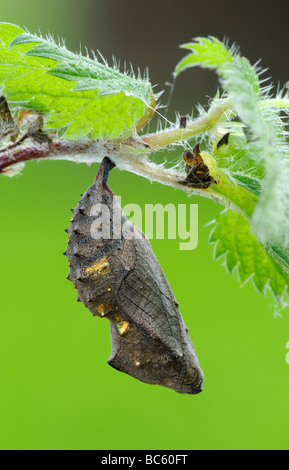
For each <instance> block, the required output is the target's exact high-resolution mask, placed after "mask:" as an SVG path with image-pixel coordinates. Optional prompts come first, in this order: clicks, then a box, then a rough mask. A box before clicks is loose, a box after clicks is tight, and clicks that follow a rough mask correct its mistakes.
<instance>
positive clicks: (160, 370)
mask: <svg viewBox="0 0 289 470" xmlns="http://www.w3.org/2000/svg"><path fill="white" fill-rule="evenodd" d="M114 166H115V165H114V164H113V163H112V162H111V161H110V160H109V159H108V158H104V160H103V162H102V164H101V166H100V169H99V171H98V174H97V177H96V180H95V183H94V184H93V185H92V186H91V187H90V188H88V190H87V191H86V193H85V194H84V195H83V197H82V199H81V201H80V202H79V204H78V206H77V207H76V209H75V210H74V211H73V217H72V221H71V226H70V228H69V229H68V233H69V241H68V249H67V252H66V254H67V256H68V258H69V262H70V272H69V276H68V279H70V280H71V281H73V283H74V285H75V287H76V289H77V291H78V299H79V300H80V301H81V302H83V304H84V305H85V306H86V307H87V308H88V309H89V310H90V311H91V312H92V314H93V315H97V316H99V317H107V318H108V319H109V321H110V331H111V343H112V353H111V357H110V358H109V360H108V364H109V365H111V366H112V367H114V368H115V369H117V370H120V371H121V372H125V373H126V374H129V375H131V376H133V377H135V378H137V379H138V380H141V381H143V382H146V383H150V384H158V385H163V386H165V387H169V388H172V389H173V390H176V391H177V392H180V393H189V394H197V393H199V392H201V391H202V384H203V373H202V370H201V368H200V366H199V362H198V359H197V356H196V353H195V350H194V347H193V345H192V342H191V340H190V337H189V335H188V329H187V328H186V326H185V324H184V321H183V319H182V316H181V314H180V312H179V309H178V303H177V301H176V299H175V297H174V294H173V292H172V290H171V288H170V286H169V283H168V281H167V279H166V277H165V275H164V273H163V271H162V269H161V267H160V264H159V262H158V260H157V259H156V257H155V255H154V253H153V251H152V248H151V245H150V243H149V241H148V240H147V238H146V237H145V235H144V234H143V233H142V232H141V231H140V230H138V229H137V228H135V227H134V226H133V225H132V224H131V223H130V222H129V221H128V220H127V218H126V216H125V215H124V213H123V212H122V209H121V207H120V206H119V204H118V202H117V198H116V196H115V195H114V194H113V192H112V191H111V189H110V188H109V187H108V186H107V178H108V173H109V171H110V170H111V169H112V168H113V167H114Z"/></svg>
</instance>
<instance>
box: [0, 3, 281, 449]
mask: <svg viewBox="0 0 289 470" xmlns="http://www.w3.org/2000/svg"><path fill="white" fill-rule="evenodd" d="M266 3H267V4H266ZM237 5H238V6H237ZM286 5H287V6H286ZM286 9H287V10H286ZM288 9H289V7H288V2H287V4H286V3H285V2H284V4H281V2H279V3H278V1H275V2H274V3H272V2H265V3H264V1H262V2H261V1H255V2H252V1H250V2H249V1H247V0H245V1H243V2H242V3H241V4H240V3H239V2H238V3H235V2H228V1H219V2H215V1H214V2H213V1H211V0H210V1H207V2H199V1H198V2H197V1H192V0H191V1H187V0H183V1H182V2H175V4H174V5H173V4H172V3H170V2H164V1H159V2H155V1H152V0H148V1H146V2H140V1H135V0H134V1H132V0H122V1H121V2H116V1H112V0H96V1H92V0H90V1H89V0H82V1H79V0H69V1H68V0H61V1H59V0H57V1H56V0H50V1H49V2H45V1H40V0H37V1H36V0H25V2H23V0H19V1H16V0H10V1H9V2H5V4H2V5H1V18H0V19H1V21H8V22H12V23H16V24H19V25H20V26H23V25H25V26H27V28H29V29H30V30H31V31H37V30H38V27H39V28H40V30H41V31H42V32H43V33H47V32H50V33H53V34H54V35H55V36H56V37H57V36H63V37H65V38H66V43H67V46H68V47H69V48H70V49H72V50H79V44H80V43H81V44H82V45H86V46H88V48H93V49H99V50H100V51H101V52H102V54H103V55H104V56H105V57H106V58H107V59H108V60H110V59H111V57H112V56H113V55H114V56H116V57H117V58H118V59H120V60H121V61H126V62H127V63H129V62H132V63H133V64H134V66H135V67H136V68H137V67H140V70H144V69H145V67H146V66H148V67H149V70H150V77H151V81H152V83H153V84H158V86H157V87H156V90H158V91H160V90H161V89H163V88H164V89H165V90H166V91H168V89H169V87H168V86H167V85H165V82H166V81H171V80H172V75H171V73H172V71H173V68H174V66H175V64H176V63H177V61H178V60H179V59H180V58H181V57H182V56H183V55H184V53H183V52H182V51H181V50H180V49H178V46H179V44H182V43H184V42H187V41H189V40H190V39H191V38H192V37H195V36H200V35H215V36H217V37H219V38H220V39H223V38H224V36H226V37H229V38H230V41H231V42H236V43H237V44H239V45H240V46H241V50H242V52H243V54H244V55H246V56H247V57H248V58H249V59H250V60H251V62H253V63H254V62H256V61H257V60H258V59H259V58H260V57H262V58H263V61H262V64H263V66H264V67H265V66H270V73H271V75H272V77H273V79H274V82H275V83H276V84H277V83H278V81H280V83H281V84H282V85H283V84H284V83H285V82H286V81H287V80H289V75H288V67H287V65H286V66H284V56H282V54H283V51H285V50H287V49H288V34H287V35H286V36H284V31H288V24H287V21H288ZM273 41H274V43H273ZM278 51H279V52H278ZM285 62H286V64H287V57H286V60H285ZM216 89H217V80H216V77H215V75H214V74H213V73H209V72H204V71H201V70H192V71H189V72H187V73H185V74H183V75H182V76H181V77H180V78H179V80H178V81H177V83H176V87H175V91H174V95H173V99H172V102H171V106H170V110H169V113H168V116H169V118H170V119H172V120H173V119H174V115H175V114H174V113H175V111H179V112H180V113H182V114H183V113H190V112H191V109H192V107H193V106H194V105H195V104H196V103H197V102H201V103H202V104H205V103H206V102H207V99H208V96H213V95H214V93H215V91H216ZM167 95H168V93H167V94H165V95H164V96H163V97H162V102H163V103H165V102H166V99H167ZM163 156H164V155H162V156H161V157H160V158H163ZM96 170H97V165H93V166H91V167H90V168H89V167H87V166H85V165H79V166H78V165H75V164H73V163H68V162H41V163H35V162H30V163H28V164H27V166H26V168H25V169H24V171H23V175H22V176H19V177H16V178H14V179H8V178H5V177H1V178H0V191H1V231H0V244H1V252H0V253H1V255H0V256H1V258H0V259H1V264H0V269H1V283H0V286H1V296H0V358H1V359H0V377H1V387H0V448H1V449H103V450H104V449H114V450H118V449H152V450H153V449H161V450H173V449H176V450H180V449H288V448H289V445H288V406H289V402H288V396H289V394H288V391H289V365H288V364H287V363H286V360H285V357H286V349H285V345H286V343H287V341H289V328H288V326H289V311H288V309H287V310H285V311H284V312H283V314H284V317H283V318H275V317H274V315H273V314H274V306H273V301H272V298H271V297H270V296H268V297H267V298H265V297H261V296H260V295H259V294H258V293H257V292H256V291H255V289H254V287H253V286H252V284H251V283H247V284H246V285H245V286H244V287H243V288H240V287H239V284H238V282H237V280H236V279H234V277H231V276H230V275H229V274H227V273H226V271H225V268H224V267H223V266H222V263H221V262H215V261H213V257H212V252H213V250H212V247H211V246H209V244H208V242H207V240H208V235H209V230H210V229H209V228H208V227H205V224H206V223H208V222H209V221H210V220H212V219H213V218H214V216H215V215H216V214H217V213H218V212H219V211H220V209H221V207H220V206H219V205H218V204H215V203H213V202H212V201H209V200H205V199H201V198H198V197H192V198H191V199H187V197H186V195H185V194H184V193H181V192H176V191H175V190H173V189H171V188H167V187H164V186H161V185H159V184H156V183H155V184H150V183H149V182H148V181H147V180H145V179H141V178H140V177H136V176H134V175H132V174H129V173H124V172H120V171H118V170H115V171H114V172H112V174H111V177H110V185H111V187H112V188H113V190H114V192H115V193H116V194H118V195H121V196H122V203H123V204H127V203H132V202H134V203H137V204H140V205H141V206H142V207H143V206H144V204H145V203H157V202H160V203H163V204H167V203H176V204H183V203H190V202H191V203H198V204H199V246H198V248H197V249H196V250H195V251H191V252H188V251H179V240H163V241H161V240H153V241H152V245H153V248H154V250H155V253H156V255H157V257H158V259H159V261H160V263H161V265H162V267H163V269H164V271H165V273H166V275H167V277H168V280H169V281H170V283H171V286H172V288H173V291H174V293H175V296H176V298H177V299H178V301H179V303H180V308H181V311H182V314H183V317H184V319H185V322H186V324H187V326H188V327H189V329H190V333H191V337H192V340H193V343H194V345H195V348H196V350H197V353H198V356H199V359H200V363H201V366H202V368H203V370H204V373H205V384H204V392H203V393H202V394H200V395H198V396H182V395H179V394H177V393H175V392H173V391H171V390H169V389H165V388H162V387H157V386H150V385H146V384H143V383H141V382H138V381H137V380H135V379H132V378H131V377H129V376H126V375H124V374H121V373H119V372H117V371H115V370H113V369H112V368H110V367H109V366H108V365H107V364H106V361H107V359H108V357H109V355H110V338H109V323H108V322H107V321H105V320H103V321H101V320H100V319H99V318H92V316H91V315H90V313H89V312H88V310H86V309H85V308H84V307H83V305H82V304H79V303H77V302H76V292H75V291H74V290H73V286H72V284H71V283H69V282H68V281H66V280H65V277H66V275H67V273H68V266H67V259H66V258H65V257H64V256H62V252H63V251H64V250H65V248H66V234H65V232H64V229H65V228H66V227H67V226H68V225H69V219H70V217H71V214H70V212H69V209H70V207H74V206H75V205H76V204H77V202H78V199H79V197H80V194H81V193H83V192H84V191H85V189H86V188H87V187H88V186H89V185H90V184H91V183H92V181H93V178H94V176H95V173H96Z"/></svg>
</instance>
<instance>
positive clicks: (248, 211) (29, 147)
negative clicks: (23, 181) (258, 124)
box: [0, 100, 256, 219]
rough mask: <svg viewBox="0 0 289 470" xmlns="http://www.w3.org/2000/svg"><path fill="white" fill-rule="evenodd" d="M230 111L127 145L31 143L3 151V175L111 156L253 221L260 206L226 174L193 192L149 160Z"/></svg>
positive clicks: (224, 107)
mask: <svg viewBox="0 0 289 470" xmlns="http://www.w3.org/2000/svg"><path fill="white" fill-rule="evenodd" d="M229 110H230V103H229V101H228V100H219V101H218V104H217V105H215V106H214V107H213V108H212V109H211V110H209V112H208V113H207V114H206V115H205V116H204V117H202V118H200V119H197V120H195V121H193V122H191V123H189V125H188V126H187V127H186V128H185V129H180V128H179V127H175V126H174V127H172V128H169V129H166V130H164V131H162V132H158V133H155V134H149V135H146V136H142V137H137V138H131V139H129V140H128V141H126V142H120V141H72V140H59V141H53V142H51V143H43V144H35V145H34V143H33V141H32V142H31V140H27V141H25V142H23V143H21V144H20V145H19V146H14V147H10V148H9V146H7V147H6V148H4V149H3V150H2V152H1V151H0V173H5V172H6V171H7V168H10V167H11V166H12V168H13V165H15V164H17V163H18V164H19V163H21V162H26V161H29V160H71V161H74V162H77V163H88V164H91V163H96V162H101V161H102V159H103V157H104V156H109V157H110V158H111V159H112V160H114V161H115V163H116V164H117V166H118V167H119V168H120V169H124V170H127V171H130V172H133V173H135V174H137V175H140V176H143V177H145V178H147V179H149V180H150V181H156V182H158V183H161V184H165V185H169V186H172V187H174V188H175V189H181V190H182V191H185V192H187V193H188V194H199V195H202V196H204V197H207V198H210V199H213V200H214V201H216V202H220V203H221V204H223V205H225V206H226V207H234V208H235V209H236V210H239V211H241V212H242V213H243V214H244V215H245V216H246V217H247V218H248V219H250V217H251V215H252V213H253V211H254V207H255V204H256V200H255V197H254V195H252V193H250V192H249V191H247V190H246V189H245V188H243V187H241V188H240V187H239V186H238V187H237V185H236V184H235V183H234V182H232V181H231V179H230V178H229V177H228V176H227V175H225V174H222V172H218V181H217V184H212V185H211V186H210V187H209V188H208V189H203V188H195V187H193V188H192V187H189V186H186V185H184V179H185V174H184V173H181V172H179V171H177V170H176V169H175V168H165V167H164V166H163V165H157V164H155V163H153V162H152V161H150V159H148V155H149V154H151V153H152V151H153V150H157V149H158V148H161V147H166V146H167V145H170V144H174V143H176V142H180V141H185V140H188V139H189V138H191V137H193V136H195V135H198V134H200V133H203V132H206V131H209V130H212V129H213V128H214V127H216V126H217V125H218V123H219V122H220V121H221V120H222V119H223V118H224V116H225V114H226V112H228V111H229Z"/></svg>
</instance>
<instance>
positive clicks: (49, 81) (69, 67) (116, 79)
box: [0, 23, 152, 139]
mask: <svg viewBox="0 0 289 470" xmlns="http://www.w3.org/2000/svg"><path fill="white" fill-rule="evenodd" d="M0 81H1V83H2V92H3V93H4V94H5V96H6V97H7V99H8V101H9V104H10V106H11V107H12V108H17V109H19V108H22V109H24V108H26V109H31V110H34V111H38V112H43V113H45V114H47V118H46V121H45V127H46V128H53V129H59V128H65V137H67V138H80V137H84V136H89V137H90V138H103V139H106V138H107V139H108V138H109V139H116V138H127V137H128V136H129V135H131V134H132V132H133V128H134V126H135V125H136V124H137V122H138V121H139V120H140V119H141V118H142V117H143V116H144V115H145V113H146V112H147V110H148V107H149V106H150V102H151V94H152V88H151V85H150V83H149V81H148V80H146V79H141V78H136V77H135V76H134V75H133V73H130V74H129V73H121V72H120V71H119V70H118V68H117V67H116V66H114V67H108V65H107V64H106V63H101V62H99V61H98V60H97V59H96V58H94V59H91V58H89V57H84V56H82V55H80V54H74V53H72V52H70V51H68V50H67V49H66V48H65V46H63V45H59V44H56V43H55V42H54V41H53V40H51V39H45V38H42V37H38V36H36V35H32V34H30V33H28V32H24V31H23V29H21V28H19V27H18V26H15V25H11V24H6V23H1V24H0Z"/></svg>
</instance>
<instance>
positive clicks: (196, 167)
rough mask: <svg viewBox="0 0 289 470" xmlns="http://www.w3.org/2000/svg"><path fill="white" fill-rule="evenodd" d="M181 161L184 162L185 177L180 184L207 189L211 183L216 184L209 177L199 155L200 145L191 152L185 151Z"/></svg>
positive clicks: (207, 169)
mask: <svg viewBox="0 0 289 470" xmlns="http://www.w3.org/2000/svg"><path fill="white" fill-rule="evenodd" d="M183 159H184V160H185V162H186V173H187V177H186V179H185V180H184V181H183V182H182V183H183V184H185V185H186V186H190V187H194V188H202V189H207V188H208V187H209V186H210V185H211V184H212V183H216V181H215V180H214V178H212V177H211V175H210V170H209V168H208V167H207V165H206V164H205V162H204V160H203V157H202V156H201V153H200V144H197V145H196V146H195V147H194V149H193V152H191V151H190V150H185V152H184V153H183Z"/></svg>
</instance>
